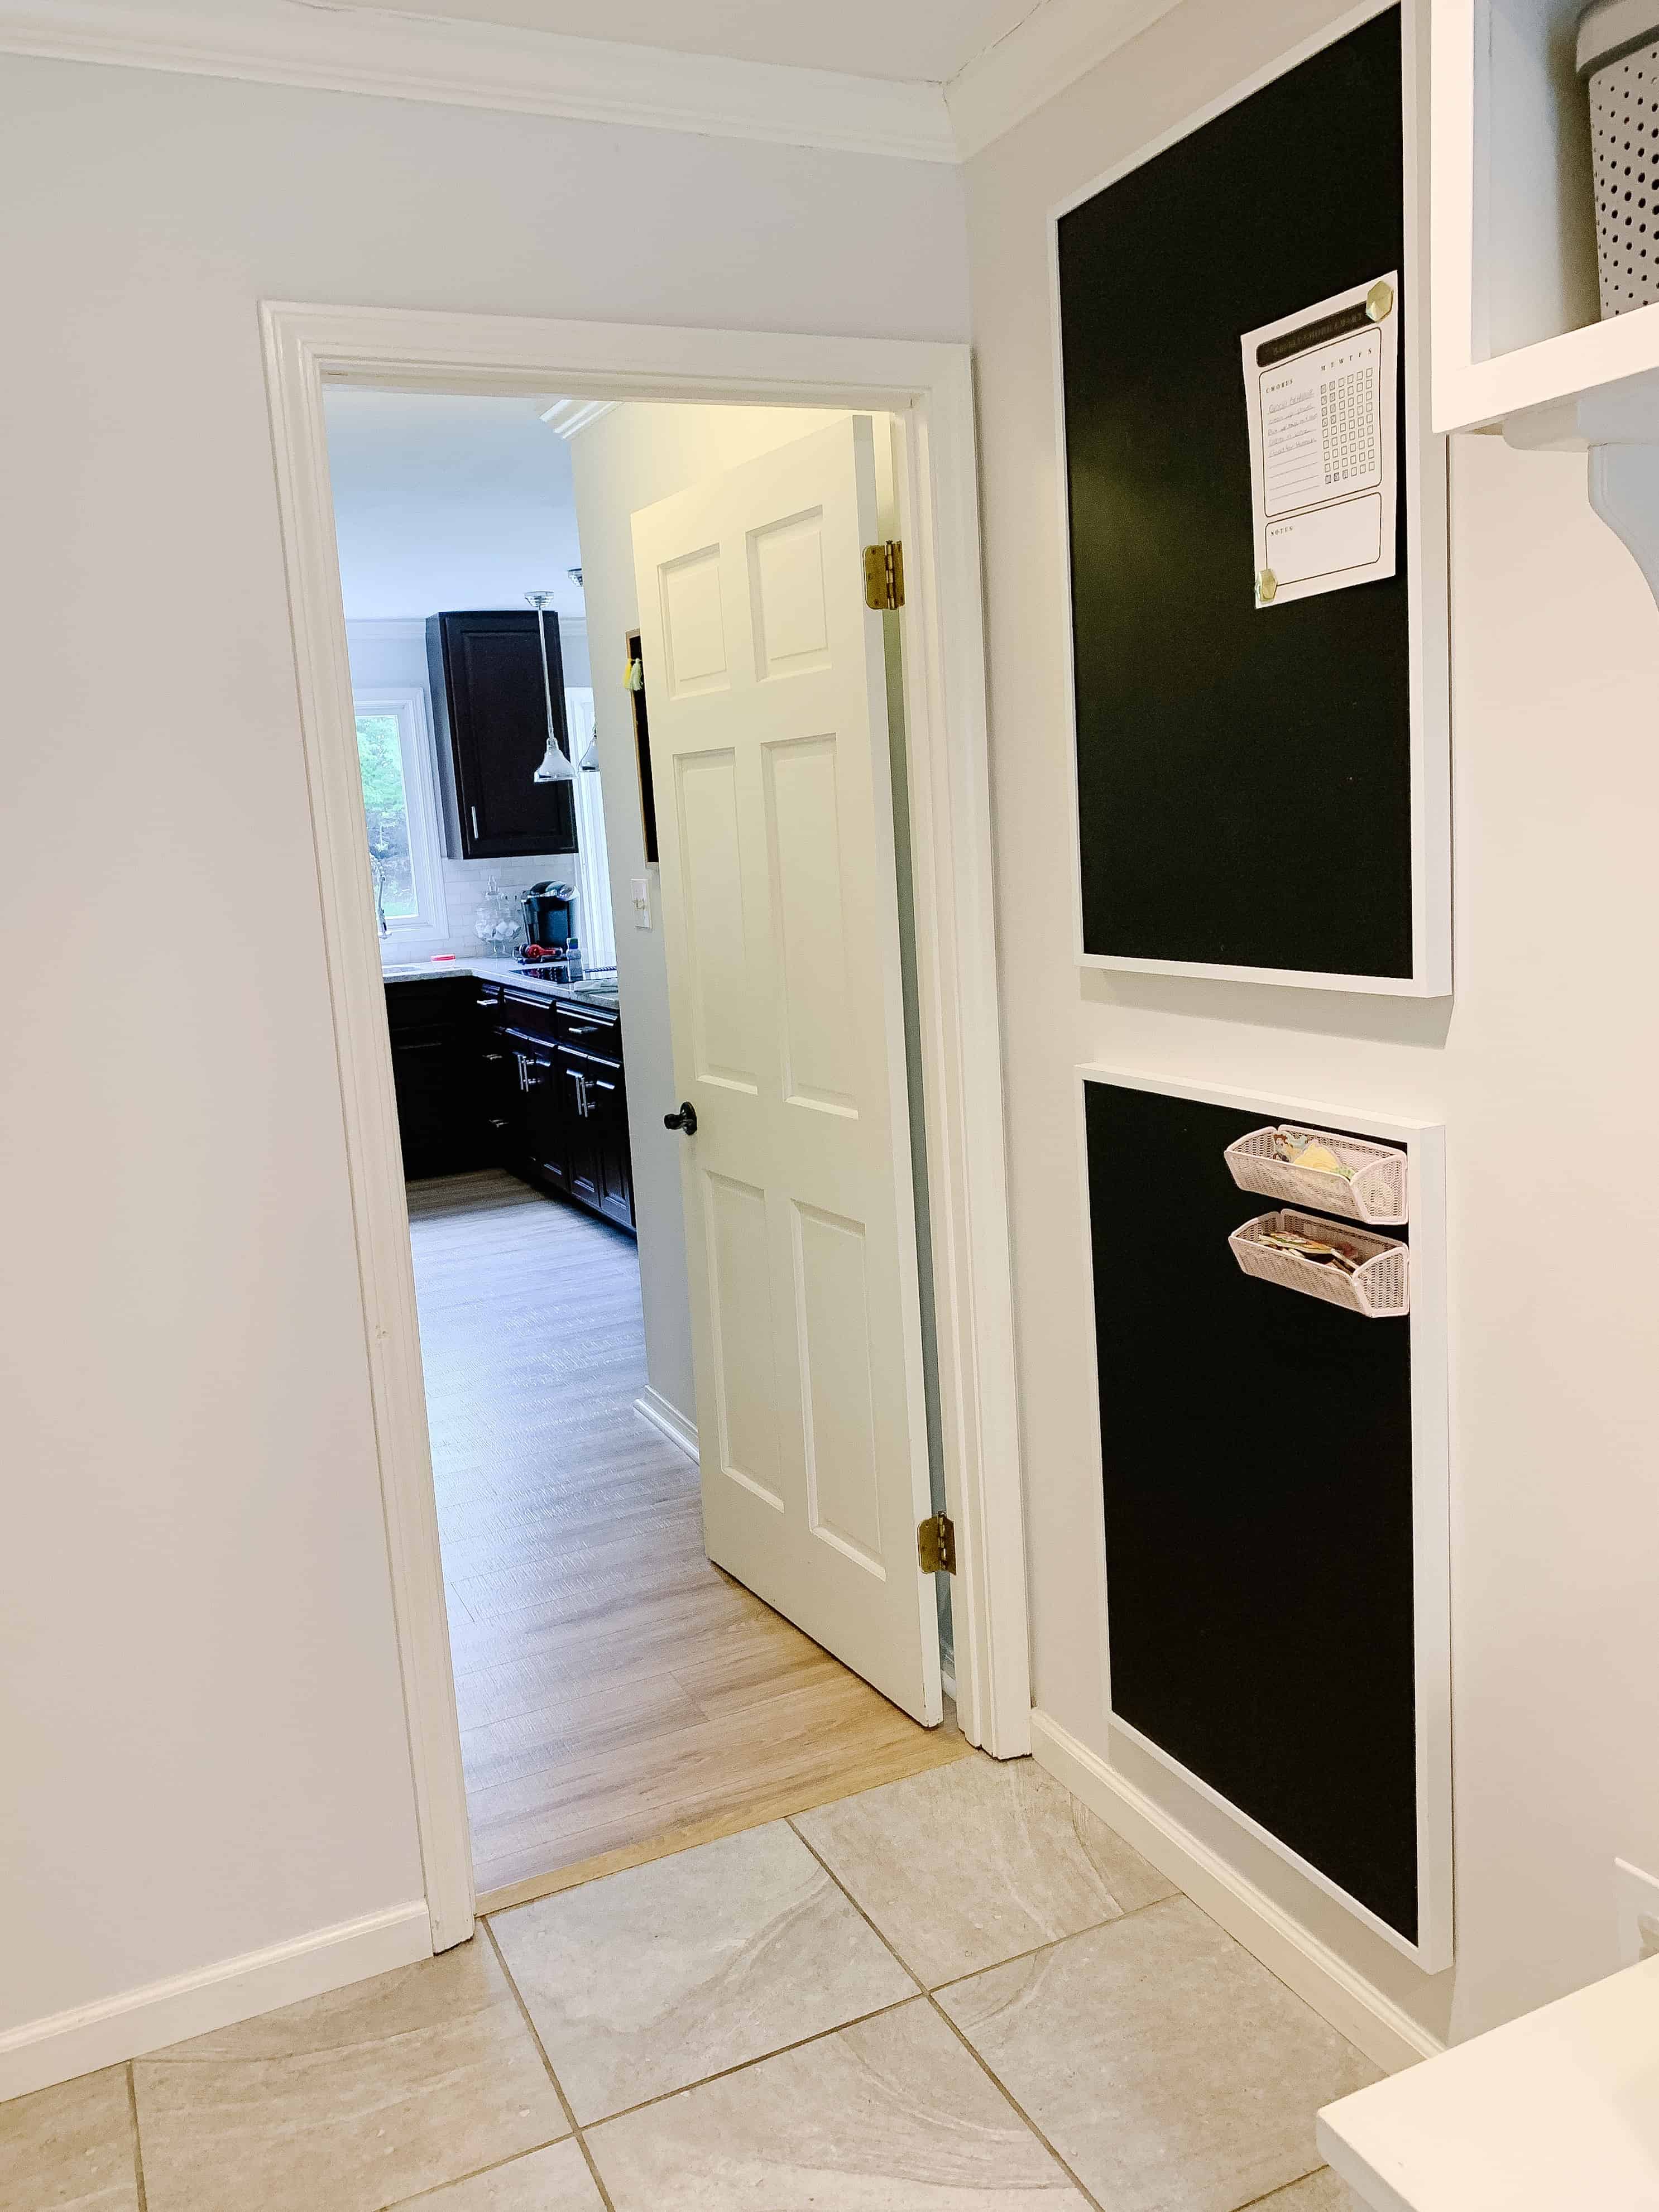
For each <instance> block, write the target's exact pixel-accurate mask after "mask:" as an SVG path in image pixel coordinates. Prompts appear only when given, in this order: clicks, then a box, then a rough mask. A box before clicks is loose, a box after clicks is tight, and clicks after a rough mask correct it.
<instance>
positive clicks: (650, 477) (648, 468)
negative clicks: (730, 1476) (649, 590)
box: [570, 402, 830, 1427]
mask: <svg viewBox="0 0 1659 2212" xmlns="http://www.w3.org/2000/svg"><path fill="white" fill-rule="evenodd" d="M829 419H830V418H829V416H827V415H825V414H824V413H823V412H822V411H821V410H814V409H811V408H805V407H674V406H667V405H663V404H653V403H650V402H641V403H639V404H633V405H629V406H626V407H618V408H616V409H615V410H613V411H612V412H611V414H609V415H605V416H601V417H600V418H599V421H598V422H594V423H593V424H592V425H591V426H590V427H589V428H587V429H586V430H579V431H578V432H577V434H576V435H575V436H574V438H573V439H572V440H571V441H570V451H571V458H572V461H573V463H574V471H575V489H576V524H577V529H578V531H579V532H580V538H581V547H582V584H583V591H584V594H585V596H586V602H587V634H588V649H589V659H590V661H591V664H592V669H593V709H594V714H595V716H596V718H597V723H598V727H597V732H596V735H597V738H598V742H599V780H600V783H601V785H602V787H603V788H604V791H605V843H606V845H607V846H608V848H609V850H610V855H611V911H612V913H613V915H614V916H615V918H616V925H617V982H618V985H619V987H620V989H621V994H622V1008H623V1049H624V1051H625V1053H626V1054H627V1057H628V1134H629V1145H630V1146H631V1147H632V1151H633V1160H634V1197H635V1211H636V1212H637V1214H638V1218H639V1236H640V1291H641V1297H642V1299H643V1301H644V1306H645V1357H646V1370H647V1375H648V1376H649V1378H650V1383H651V1387H652V1389H653V1390H655V1391H656V1392H657V1393H658V1395H659V1396H661V1397H663V1398H665V1399H666V1400H667V1401H668V1403H669V1404H670V1405H671V1407H673V1408H674V1409H675V1411H676V1412H677V1413H680V1414H682V1415H683V1416H684V1419H686V1420H687V1421H688V1422H690V1424H691V1425H693V1426H694V1427H695V1425H696V1409H697V1401H696V1387H695V1384H694V1382H693V1378H692V1371H691V1318H690V1309H689V1307H688V1305H687V1302H686V1286H685V1229H684V1221H683V1218H682V1216H681V1212H680V1160H679V1147H680V1145H681V1142H682V1139H680V1138H678V1136H675V1135H673V1134H672V1133H671V1132H670V1131H668V1130H666V1129H665V1128H664V1127H663V1125H662V1117H663V1115H664V1114H665V1112H671V1110H672V1109H673V1108H674V1107H675V1106H677V1105H678V1103H679V1096H678V1092H677V1091H676V1090H675V1088H674V1060H673V1051H672V1047H671V1042H670V1038H669V1033H668V973H667V969H666V968H665V965H664V958H663V941H662V914H661V880H660V875H659V871H658V870H657V869H656V868H654V867H651V866H647V861H646V858H645V825H644V823H643V821H642V819H641V814H640V800H639V775H638V771H637V769H636V768H635V750H634V714H633V705H632V702H631V700H630V699H629V694H628V692H627V690H625V689H624V687H623V675H624V673H625V671H626V664H627V659H628V633H629V630H632V629H638V628H639V626H640V614H639V597H638V594H637V592H635V588H634V536H633V520H632V518H633V515H634V513H635V509H636V508H638V507H649V506H650V505H651V503H652V502H653V501H654V500H659V499H668V498H671V496H672V495H673V494H674V493H675V492H677V491H684V489H685V488H686V486H687V485H688V484H693V483H696V482H697V481H698V479H699V478H700V477H706V476H713V475H714V474H715V472H716V471H719V470H720V469H726V468H732V467H733V466H735V465H736V464H737V463H738V462H739V461H746V460H749V459H752V457H753V456H754V455H755V454H757V453H769V452H770V451H771V450H772V448H773V447H775V446H784V445H787V444H788V442H789V441H790V440H791V439H792V438H801V437H805V436H806V435H808V433H809V432H811V431H813V430H816V429H818V428H821V427H822V425H823V423H824V422H827V421H829ZM647 704H648V698H647ZM662 818H663V817H662V816H661V814H660V812H659V816H658V820H659V824H660V823H661V821H662ZM641 876H644V877H645V878H647V880H648V882H649V884H650V887H651V927H650V929H649V930H648V931H647V930H642V929H638V928H636V927H635V921H634V908H633V904H632V901H631V897H630V894H629V885H630V884H631V883H632V882H633V881H634V879H635V878H637V877H641Z"/></svg>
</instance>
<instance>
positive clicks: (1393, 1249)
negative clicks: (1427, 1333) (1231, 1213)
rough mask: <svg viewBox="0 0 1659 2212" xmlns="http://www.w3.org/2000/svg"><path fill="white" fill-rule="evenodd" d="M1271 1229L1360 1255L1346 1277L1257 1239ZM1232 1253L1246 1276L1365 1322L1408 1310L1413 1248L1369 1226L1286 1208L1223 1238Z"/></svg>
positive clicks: (1259, 1216) (1335, 1270)
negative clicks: (1320, 1300) (1342, 1309)
mask: <svg viewBox="0 0 1659 2212" xmlns="http://www.w3.org/2000/svg"><path fill="white" fill-rule="evenodd" d="M1275 1230H1285V1231H1289V1233H1290V1234H1291V1236H1292V1237H1316V1238H1318V1239H1319V1241H1320V1242H1321V1243H1328V1244H1346V1245H1350V1246H1352V1247H1353V1248H1354V1249H1357V1250H1358V1252H1360V1253H1361V1254H1362V1255H1364V1256H1363V1257H1362V1259H1361V1261H1360V1264H1359V1266H1358V1268H1357V1269H1356V1270H1355V1272H1354V1273H1352V1275H1350V1274H1347V1273H1345V1272H1344V1271H1343V1270H1342V1269H1341V1268H1340V1267H1329V1266H1323V1265H1322V1264H1321V1263H1320V1261H1317V1260H1304V1258H1303V1257H1302V1255H1301V1254H1300V1253H1297V1252H1286V1251H1284V1250H1282V1249H1280V1248H1279V1246H1278V1245H1274V1244H1264V1243H1262V1242H1261V1239H1262V1238H1263V1237H1267V1236H1269V1235H1271V1234H1272V1233H1273V1231H1275ZM1227 1243H1228V1244H1229V1246H1230V1247H1231V1250H1232V1255H1233V1257H1234V1259H1236V1260H1237V1262H1238V1264H1239V1266H1240V1267H1242V1268H1243V1270H1244V1273H1246V1274H1247V1275H1255V1277H1256V1278H1257V1279H1259V1280H1260V1281H1261V1282H1264V1283H1276V1284H1277V1285H1279V1288H1280V1289H1281V1290H1285V1291H1301V1293H1302V1295H1303V1296H1304V1297H1309V1298H1323V1299H1324V1301H1325V1303H1326V1304H1328V1305H1333V1306H1346V1309H1347V1310H1348V1311H1349V1312H1350V1313H1356V1314H1360V1315H1363V1316H1364V1318H1365V1319H1366V1320H1367V1321H1392V1320H1395V1319H1396V1318H1397V1317H1398V1316H1400V1315H1401V1314H1406V1313H1409V1312H1410V1310H1411V1302H1412V1297H1411V1289H1412V1285H1411V1247H1410V1246H1409V1245H1407V1244H1401V1243H1399V1242H1398V1241H1397V1240H1396V1239H1395V1238H1394V1237H1373V1236H1372V1235H1371V1234H1370V1231H1368V1230H1364V1229H1348V1228H1338V1227H1337V1225H1335V1224H1334V1222H1330V1221H1324V1220H1322V1219H1321V1218H1320V1217H1319V1215H1318V1214H1316V1213H1297V1212H1291V1210H1290V1209H1289V1208H1288V1207H1287V1208H1285V1209H1284V1210H1282V1211H1281V1212H1278V1213H1262V1214H1258V1215H1257V1217H1256V1218H1255V1220H1254V1221H1247V1222H1245V1223H1244V1224H1243V1225H1242V1226H1241V1227H1239V1228H1237V1229H1235V1230H1234V1231H1233V1233H1232V1235H1231V1237H1229V1238H1228V1239H1227Z"/></svg>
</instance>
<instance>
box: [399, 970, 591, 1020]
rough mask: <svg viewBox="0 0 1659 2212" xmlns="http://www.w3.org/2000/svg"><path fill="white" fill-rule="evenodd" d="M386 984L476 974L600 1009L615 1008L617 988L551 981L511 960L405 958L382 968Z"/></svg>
mask: <svg viewBox="0 0 1659 2212" xmlns="http://www.w3.org/2000/svg"><path fill="white" fill-rule="evenodd" d="M381 974H382V975H383V977H384V979H385V980H386V982H388V983H435V982H441V981H443V979H444V977H445V976H446V975H450V976H453V975H477V976H478V977H480V978H481V979H482V980H483V981H485V982H489V983H510V984H511V985H512V986H513V989H514V990H515V991H528V992H530V993H531V994H532V995H533V996H534V997H536V998H538V999H545V1000H548V1001H549V1003H551V1002H552V1001H553V1000H556V999H561V1000H563V1001H564V1002H565V1003H566V1005H568V1006H586V1007H587V1008H588V1009H589V1010H590V1011H592V1009H594V1008H598V1009H599V1010H600V1011H601V1012H606V1013H612V1014H614V1013H616V1012H617V1011H618V1002H617V987H616V984H615V983H614V981H612V982H610V983H607V984H606V985H605V987H604V989H603V990H600V989H598V988H596V987H595V986H594V985H593V984H591V983H590V984H586V985H584V984H580V983H565V982H554V981H551V980H550V979H549V980H545V981H544V979H543V978H542V977H541V976H539V975H526V974H525V972H524V970H523V969H520V968H519V967H517V966H515V965H514V963H513V962H512V961H511V960H484V959H468V960H405V961H396V962H393V963H391V964H390V965H389V966H387V967H386V968H384V969H382V970H381Z"/></svg>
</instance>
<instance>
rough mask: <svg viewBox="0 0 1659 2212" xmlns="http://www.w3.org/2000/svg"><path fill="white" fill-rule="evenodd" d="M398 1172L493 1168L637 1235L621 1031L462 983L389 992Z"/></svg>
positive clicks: (571, 1009) (492, 987) (565, 1005)
mask: <svg viewBox="0 0 1659 2212" xmlns="http://www.w3.org/2000/svg"><path fill="white" fill-rule="evenodd" d="M386 1020H387V1024H388V1026H389V1028H390V1030H391V1032H392V1072H393V1074H394V1076H395V1078H396V1080H397V1085H398V1125H399V1127H400V1129H401V1131H402V1133H403V1142H404V1174H405V1175H406V1176H409V1177H410V1180H411V1181H413V1180H415V1179H416V1178H418V1177H420V1176H435V1175H459V1174H462V1173H464V1172H465V1170H467V1169H469V1168H475V1167H485V1166H495V1167H502V1168H506V1169H507V1170H510V1172H511V1173H513V1175H517V1176H523V1178H524V1180H525V1181H526V1182H530V1183H533V1184H534V1185H535V1186H536V1188H538V1190H545V1191H548V1192H550V1193H552V1194H556V1195H557V1196H559V1197H561V1198H568V1199H571V1200H574V1201H575V1203H576V1204H577V1205H579V1206H586V1207H587V1208H588V1210H589V1211H590V1212H593V1213H597V1214H600V1215H602V1216H603V1217H604V1218H605V1220H607V1221H612V1222H615V1223H616V1225H617V1227H618V1228H619V1229H626V1230H628V1231H630V1232H631V1231H633V1228H634V1174H633V1166H632V1162H631V1158H630V1156H629V1145H628V1093H627V1088H626V1085H625V1083H624V1080H623V1058H622V1024H621V1023H620V1021H619V1019H618V1018H617V1016H616V1015H615V1014H612V1013H609V1012H604V1011H601V1010H596V1009H594V1008H592V1007H589V1006H585V1005H583V1004H581V1003H580V1001H570V1002H564V1001H554V1002H551V1003H550V1001H549V1000H546V999H544V998H541V997H538V996H536V995H534V994H532V993H530V992H528V991H515V990H514V989H513V987H512V985H511V984H505V985H503V984H500V983H491V982H486V981H480V980H478V979H476V978H474V977H472V976H471V975H467V976H456V977H454V978H453V980H452V979H450V978H447V977H446V978H444V979H443V980H442V981H429V982H428V981H420V982H409V983H388V984H387V985H386Z"/></svg>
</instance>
